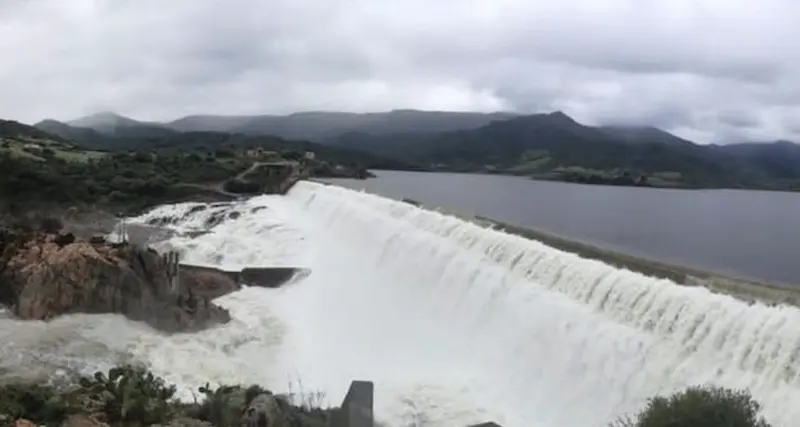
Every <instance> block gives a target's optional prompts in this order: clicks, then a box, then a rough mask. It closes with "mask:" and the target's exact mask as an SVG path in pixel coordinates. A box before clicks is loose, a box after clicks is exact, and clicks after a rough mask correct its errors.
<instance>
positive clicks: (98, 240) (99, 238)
mask: <svg viewBox="0 0 800 427" xmlns="http://www.w3.org/2000/svg"><path fill="white" fill-rule="evenodd" d="M89 243H91V244H93V245H102V244H104V243H106V236H103V235H94V236H92V237H90V238H89Z"/></svg>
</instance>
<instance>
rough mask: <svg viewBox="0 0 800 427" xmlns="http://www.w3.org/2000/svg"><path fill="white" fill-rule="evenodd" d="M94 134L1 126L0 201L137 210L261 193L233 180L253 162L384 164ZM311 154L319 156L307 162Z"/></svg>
mask: <svg viewBox="0 0 800 427" xmlns="http://www.w3.org/2000/svg"><path fill="white" fill-rule="evenodd" d="M62 127H66V128H69V126H67V125H63V126H62ZM62 130H63V129H62ZM73 133H74V134H77V135H81V134H82V133H81V132H73ZM90 134H91V135H94V138H97V139H93V140H92V141H91V142H86V141H70V140H67V139H65V138H63V137H59V136H52V135H49V134H47V133H45V132H43V131H41V130H39V129H36V128H33V127H30V126H26V125H23V124H20V123H16V122H10V121H0V168H2V169H3V174H2V175H0V201H3V202H5V203H6V204H12V205H20V206H25V205H29V204H35V205H74V206H87V205H94V206H97V207H102V208H113V209H115V210H123V211H128V210H132V211H135V210H139V209H142V208H144V207H146V206H150V205H153V204H159V203H165V202H168V201H177V200H182V199H187V198H197V197H212V198H219V197H230V194H229V193H248V192H253V191H256V192H257V191H259V190H261V189H263V188H264V186H263V185H253V184H252V183H247V182H241V181H240V180H236V179H234V178H236V177H238V175H239V174H241V173H242V172H243V171H246V170H248V168H249V167H250V166H251V165H253V164H254V163H263V162H281V161H286V160H293V161H299V162H300V163H303V164H304V165H305V169H307V170H308V172H309V173H310V174H311V176H342V177H365V176H367V175H368V173H367V172H366V170H365V169H364V167H363V166H362V164H364V163H367V164H376V165H378V166H380V162H381V161H382V160H381V159H380V158H378V157H376V156H374V155H371V154H367V153H360V152H353V151H349V150H346V149H338V148H333V147H324V146H316V145H313V144H310V143H306V142H296V141H285V140H282V139H279V138H273V137H249V136H244V135H232V134H225V133H210V132H205V133H179V132H174V131H170V132H162V133H160V134H157V135H147V136H131V135H132V134H131V133H130V132H128V133H124V136H104V135H101V134H99V133H97V132H90ZM134 134H135V133H134ZM101 149H102V150H104V151H101ZM307 152H313V153H314V158H313V159H306V153H307ZM388 165H389V166H391V162H389V163H388ZM226 191H227V192H228V194H226V193H225V192H226ZM23 210H24V209H23Z"/></svg>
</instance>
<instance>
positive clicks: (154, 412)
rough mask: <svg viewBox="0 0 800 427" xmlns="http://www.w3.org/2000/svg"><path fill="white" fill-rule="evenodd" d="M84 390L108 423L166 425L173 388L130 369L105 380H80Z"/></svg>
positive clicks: (96, 377) (118, 369)
mask: <svg viewBox="0 0 800 427" xmlns="http://www.w3.org/2000/svg"><path fill="white" fill-rule="evenodd" d="M80 385H81V387H82V388H83V390H84V391H85V392H87V393H89V394H90V395H91V397H92V398H93V399H95V400H97V401H98V402H99V403H100V405H101V406H102V408H103V412H104V413H105V415H106V417H107V419H108V421H109V423H111V424H114V423H124V424H138V425H151V424H161V423H165V422H167V421H169V420H170V419H171V418H172V416H173V415H174V414H173V408H172V404H173V403H174V402H173V396H174V395H175V391H176V389H175V386H174V385H169V386H168V385H166V384H165V383H164V380H163V379H162V378H160V377H156V376H154V375H153V374H152V373H151V372H149V371H147V370H145V369H141V368H136V367H133V366H122V367H116V368H112V369H111V370H109V372H108V376H106V375H105V374H103V373H102V372H97V373H95V374H94V377H85V378H81V380H80Z"/></svg>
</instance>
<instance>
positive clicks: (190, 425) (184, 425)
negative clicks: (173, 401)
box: [150, 417, 214, 427]
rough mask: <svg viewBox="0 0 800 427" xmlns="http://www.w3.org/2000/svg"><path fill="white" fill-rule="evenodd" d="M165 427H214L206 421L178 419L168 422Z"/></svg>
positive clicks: (154, 426)
mask: <svg viewBox="0 0 800 427" xmlns="http://www.w3.org/2000/svg"><path fill="white" fill-rule="evenodd" d="M150 427H161V426H159V425H158V424H155V425H153V426H150ZM166 427H214V425H213V424H211V423H210V422H208V421H203V420H198V419H196V418H187V417H179V418H175V419H173V420H172V421H170V422H169V424H167V426H166Z"/></svg>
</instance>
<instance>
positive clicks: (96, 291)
mask: <svg viewBox="0 0 800 427" xmlns="http://www.w3.org/2000/svg"><path fill="white" fill-rule="evenodd" d="M6 237H8V236H6ZM3 239H4V236H3V234H2V233H0V243H3V251H2V257H0V304H3V305H6V306H7V307H9V308H10V309H11V311H12V312H13V313H14V314H15V315H16V316H18V317H20V318H22V319H36V320H49V319H52V318H54V317H56V316H59V315H62V314H67V313H78V312H79V313H119V314H123V315H125V316H126V317H128V318H130V319H132V320H137V321H144V322H147V323H148V324H150V325H151V326H153V327H154V328H157V329H160V330H162V331H166V332H183V331H196V330H199V329H203V328H206V327H209V326H212V325H214V324H218V323H224V322H227V321H228V320H230V315H229V313H228V312H227V311H226V310H224V309H222V308H221V307H218V306H216V305H214V304H212V303H211V302H210V298H208V297H205V296H204V295H202V294H203V292H194V291H193V290H192V287H191V286H187V284H186V283H176V282H175V281H174V280H172V278H173V277H174V266H173V267H172V268H171V267H170V265H169V264H168V263H167V262H166V260H165V259H164V258H163V257H162V256H161V255H159V254H158V253H157V252H155V251H154V250H150V249H142V248H139V247H136V246H131V245H125V244H123V245H108V244H103V245H99V244H91V243H89V242H86V241H83V240H77V239H76V240H75V241H74V242H73V243H71V244H69V245H67V246H63V247H61V246H59V245H58V243H57V240H58V238H57V237H56V236H53V235H35V236H33V237H29V236H18V238H17V239H16V240H15V241H14V242H8V243H6V242H4V241H3ZM214 280H218V281H221V280H222V278H221V277H210V276H209V277H204V278H202V279H197V278H195V281H196V282H202V284H203V286H202V287H203V288H211V289H213V288H215V286H216V287H219V288H224V289H230V287H231V285H230V283H229V282H225V283H224V284H223V285H215V284H214ZM181 282H183V281H181Z"/></svg>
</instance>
